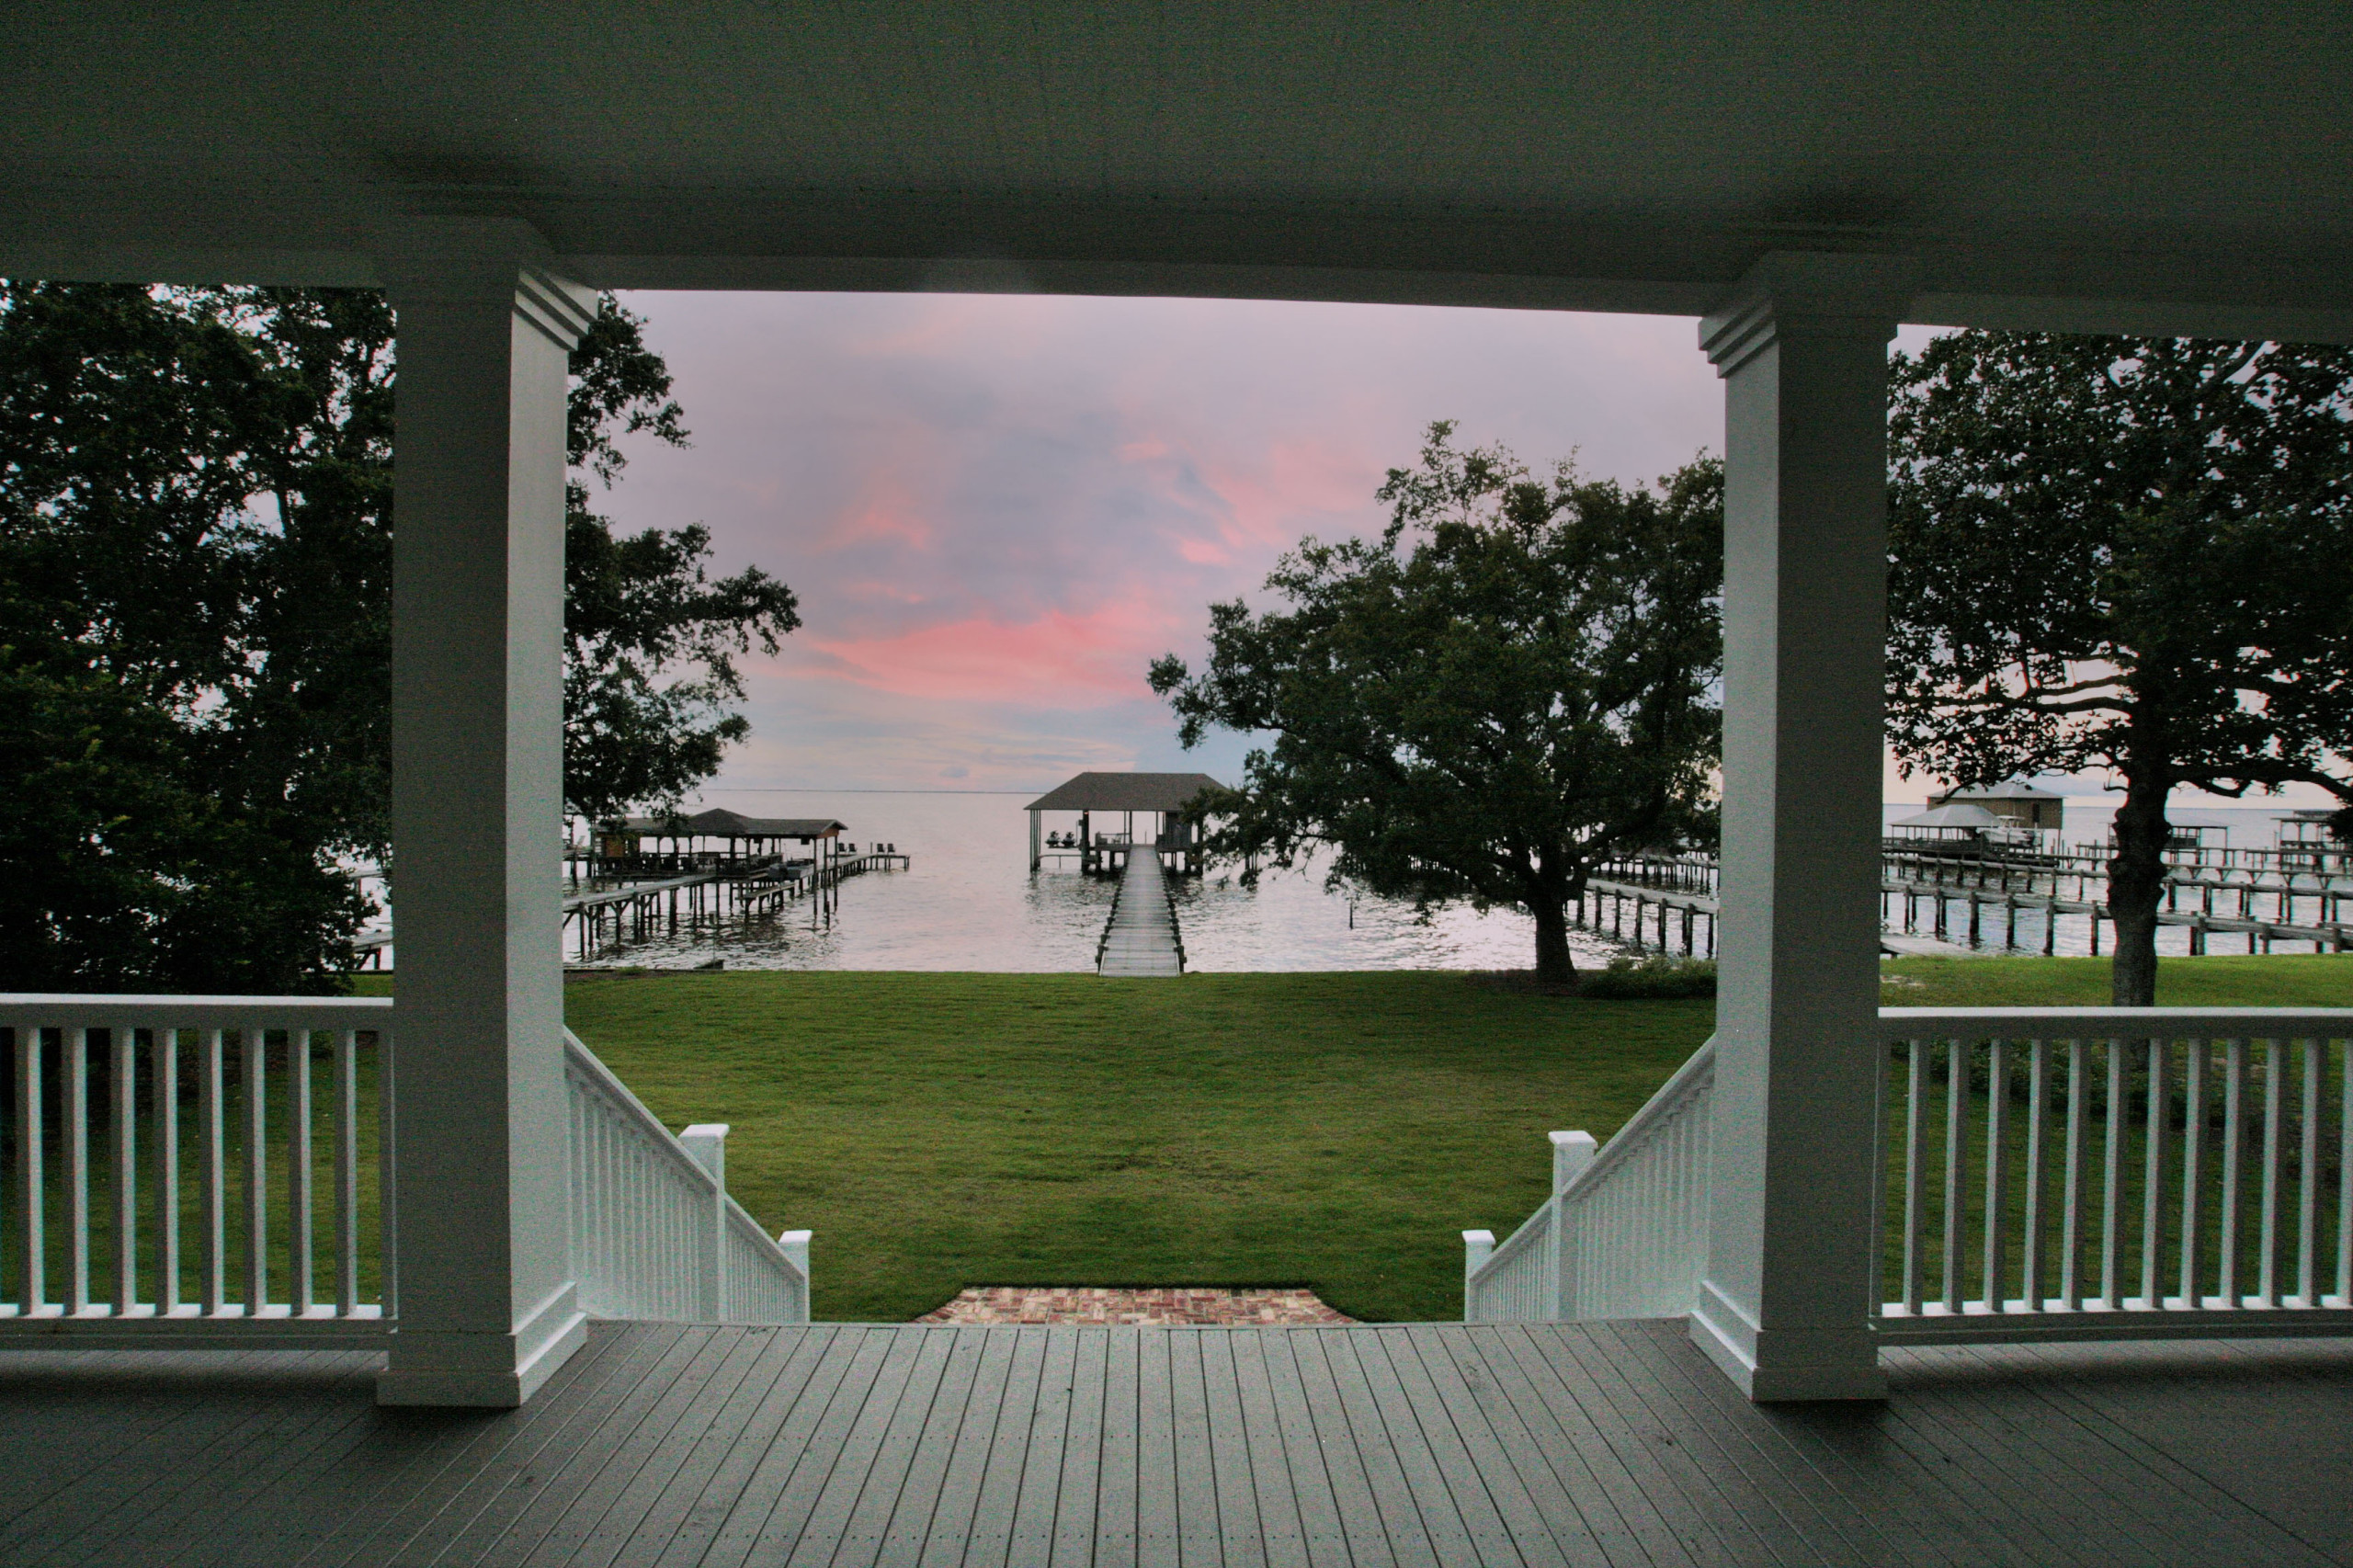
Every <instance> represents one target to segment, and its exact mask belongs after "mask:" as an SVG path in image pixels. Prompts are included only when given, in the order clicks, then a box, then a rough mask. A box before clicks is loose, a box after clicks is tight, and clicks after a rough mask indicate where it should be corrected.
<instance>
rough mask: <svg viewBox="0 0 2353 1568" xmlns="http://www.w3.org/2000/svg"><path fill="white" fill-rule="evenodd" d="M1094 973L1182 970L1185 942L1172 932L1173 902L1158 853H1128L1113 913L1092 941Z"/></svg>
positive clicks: (1141, 973)
mask: <svg viewBox="0 0 2353 1568" xmlns="http://www.w3.org/2000/svg"><path fill="white" fill-rule="evenodd" d="M1095 972H1096V973H1097V974H1099V975H1103V976H1105V977H1106V978H1118V979H1138V978H1144V977H1149V976H1155V975H1177V974H1182V973H1184V972H1185V943H1184V940H1183V938H1182V937H1179V936H1178V935H1177V931H1176V903H1175V901H1173V900H1172V899H1171V898H1170V897H1169V896H1168V881H1167V878H1166V877H1165V875H1164V874H1163V873H1162V871H1161V869H1160V857H1159V856H1157V855H1131V856H1129V857H1128V863H1127V867H1126V869H1124V870H1122V871H1121V872H1120V889H1119V892H1116V893H1115V894H1113V895H1112V898H1111V916H1110V918H1109V919H1108V920H1106V921H1105V922H1104V923H1103V937H1102V939H1101V940H1100V941H1098V942H1097V943H1096V945H1095Z"/></svg>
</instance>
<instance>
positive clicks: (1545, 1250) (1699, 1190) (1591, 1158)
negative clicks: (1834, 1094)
mask: <svg viewBox="0 0 2353 1568" xmlns="http://www.w3.org/2000/svg"><path fill="white" fill-rule="evenodd" d="M1715 1047H1716V1042H1715V1040H1714V1039H1713V1037H1711V1038H1710V1039H1709V1040H1707V1041H1706V1042H1705V1043H1704V1044H1702V1045H1701V1046H1700V1047H1699V1049H1698V1050H1697V1051H1693V1052H1692V1053H1691V1055H1690V1056H1689V1057H1688V1058H1686V1059H1685V1061H1684V1062H1683V1064H1682V1065H1681V1066H1679V1067H1677V1069H1676V1070H1675V1072H1674V1074H1672V1075H1671V1076H1670V1077H1669V1078H1668V1079H1667V1081H1666V1082H1665V1084H1663V1085H1660V1086H1659V1088H1658V1091H1657V1092H1656V1093H1655V1094H1654V1095H1652V1096H1651V1097H1650V1098H1649V1099H1648V1100H1646V1101H1644V1102H1643V1107H1642V1108H1641V1109H1640V1110H1638V1111H1636V1112H1635V1113H1634V1114H1633V1116H1631V1118H1629V1119H1627V1122H1626V1124H1625V1125H1624V1126H1623V1127H1621V1128H1620V1129H1619V1130H1618V1132H1617V1135H1616V1136H1615V1137H1613V1138H1611V1139H1610V1140H1609V1142H1608V1143H1607V1144H1605V1145H1603V1146H1602V1147H1601V1148H1600V1150H1599V1151H1598V1152H1594V1151H1593V1140H1592V1138H1591V1137H1590V1136H1589V1135H1587V1134H1586V1133H1584V1132H1555V1133H1553V1134H1552V1144H1553V1184H1552V1185H1553V1190H1552V1196H1551V1197H1550V1198H1548V1199H1545V1200H1544V1202H1543V1203H1542V1204H1540V1206H1539V1207H1538V1208H1537V1210H1536V1211H1535V1212H1534V1213H1533V1214H1531V1215H1529V1218H1528V1219H1527V1220H1526V1221H1524V1222H1523V1223H1522V1224H1521V1225H1520V1226H1519V1228H1518V1230H1516V1231H1514V1232H1513V1233H1511V1235H1510V1237H1509V1238H1507V1239H1506V1241H1505V1242H1504V1243H1503V1244H1501V1245H1496V1244H1495V1238H1494V1236H1493V1235H1492V1234H1491V1233H1487V1232H1484V1231H1466V1232H1464V1233H1463V1243H1464V1245H1465V1248H1466V1256H1465V1259H1464V1265H1465V1267H1464V1272H1463V1315H1464V1318H1465V1320H1466V1321H1469V1322H1514V1323H1528V1322H1551V1321H1554V1320H1560V1319H1575V1318H1580V1317H1657V1316H1672V1315H1675V1314H1676V1313H1677V1312H1688V1311H1690V1310H1691V1308H1692V1306H1694V1305H1696V1304H1697V1301H1698V1294H1697V1291H1698V1280H1699V1260H1700V1256H1701V1252H1702V1248H1703V1246H1704V1242H1705V1237H1704V1234H1703V1232H1704V1226H1705V1217H1704V1214H1705V1191H1706V1186H1707V1174H1708V1173H1707V1156H1708V1149H1709V1142H1710V1130H1709V1128H1708V1127H1707V1126H1706V1125H1705V1123H1706V1121H1707V1118H1708V1115H1709V1110H1710V1103H1711V1092H1712V1089H1713V1086H1714V1081H1715V1062H1716V1049H1715ZM1621 1189H1624V1190H1622V1191H1621ZM1637 1251H1639V1253H1640V1256H1632V1255H1633V1254H1634V1253H1635V1252H1637ZM1687 1276H1688V1278H1686V1277H1687ZM1687 1287H1688V1289H1687ZM1687 1294H1688V1296H1689V1297H1690V1300H1689V1301H1685V1300H1684V1297H1685V1296H1686V1295H1687Z"/></svg>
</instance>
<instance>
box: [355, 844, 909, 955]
mask: <svg viewBox="0 0 2353 1568" xmlns="http://www.w3.org/2000/svg"><path fill="white" fill-rule="evenodd" d="M914 868H915V857H914V856H912V855H905V854H902V853H900V852H899V851H898V850H896V849H891V850H880V849H877V850H870V851H868V852H866V853H864V854H858V855H835V856H830V857H826V858H820V859H816V860H800V861H785V860H782V859H780V858H778V857H776V856H767V857H762V858H753V859H734V860H722V861H719V862H717V863H715V864H712V865H709V866H706V867H704V868H703V869H700V870H698V871H691V872H688V873H687V874H686V875H684V876H676V877H665V878H661V879H659V880H657V881H644V882H624V883H622V884H621V885H620V886H618V887H609V888H592V889H589V890H588V891H586V892H576V893H573V894H571V895H570V896H568V897H566V898H565V899H564V900H563V934H564V939H565V942H566V944H567V945H568V947H569V949H570V950H571V952H572V953H573V955H574V958H575V959H576V960H580V961H585V960H588V959H589V958H591V957H593V956H594V955H596V954H597V953H599V952H602V951H603V950H605V949H608V948H611V947H615V946H626V945H627V944H629V943H631V942H642V941H647V940H650V939H651V938H654V937H660V936H665V935H672V936H674V935H676V933H677V930H678V927H679V926H680V925H681V924H684V925H685V926H686V927H687V929H688V930H689V931H692V930H694V929H696V928H698V927H699V926H704V925H713V926H715V925H717V924H719V923H721V922H722V921H725V920H730V919H733V920H765V919H772V918H774V917H775V916H777V915H780V914H782V913H783V912H784V911H785V910H786V909H787V908H789V907H790V905H792V904H793V903H797V902H799V901H800V900H801V899H804V898H812V897H819V896H822V895H824V894H827V893H830V892H832V891H833V890H834V889H835V888H837V887H839V886H840V885H841V884H842V883H843V882H844V881H847V880H848V879H849V878H851V877H856V876H862V875H864V874H865V873H866V872H868V871H905V870H912V869H914ZM393 945H394V944H393V934H392V930H391V929H389V928H388V929H384V930H380V931H369V932H367V933H365V934H364V935H362V936H360V937H356V938H354V939H353V941H352V944H351V947H352V951H353V952H354V953H356V954H358V955H360V961H361V964H362V966H363V967H367V968H374V969H381V968H382V967H383V958H384V955H385V954H386V953H387V952H390V951H391V950H392V947H393Z"/></svg>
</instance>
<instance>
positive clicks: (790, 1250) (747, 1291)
mask: <svg viewBox="0 0 2353 1568" xmlns="http://www.w3.org/2000/svg"><path fill="white" fill-rule="evenodd" d="M563 1046H564V1069H565V1078H566V1082H567V1084H568V1085H570V1088H571V1091H572V1092H571V1098H572V1117H571V1120H572V1131H571V1138H572V1144H573V1147H572V1162H571V1165H572V1187H573V1193H572V1237H573V1271H574V1276H575V1277H576V1278H577V1279H578V1281H579V1287H580V1295H581V1302H582V1308H583V1310H584V1311H585V1312H588V1313H589V1315H591V1316H592V1317H632V1318H635V1317H665V1318H672V1319H677V1320H682V1321H688V1322H703V1323H753V1324H792V1323H806V1322H808V1321H809V1271H808V1266H807V1263H806V1261H805V1260H806V1247H807V1233H805V1232H788V1233H786V1235H785V1236H784V1237H770V1236H769V1235H768V1234H767V1232H766V1231H764V1230H763V1229H761V1228H760V1225H759V1223H758V1221H755V1220H754V1219H753V1218H752V1217H751V1215H750V1214H749V1213H748V1212H746V1211H745V1209H744V1207H743V1205H742V1204H740V1203H738V1202H737V1201H736V1200H735V1199H734V1198H733V1196H732V1195H731V1194H729V1192H728V1191H727V1183H726V1176H725V1165H724V1153H723V1147H724V1139H725V1137H726V1132H727V1129H726V1128H725V1127H723V1126H717V1125H713V1126H710V1127H708V1128H689V1129H688V1134H689V1135H690V1136H692V1135H695V1134H701V1135H702V1136H703V1138H704V1140H705V1142H706V1147H705V1149H704V1151H703V1152H701V1153H699V1152H698V1151H697V1149H695V1148H692V1147H689V1146H688V1143H687V1142H684V1141H682V1140H681V1139H680V1138H678V1137H677V1136H676V1135H675V1134H673V1133H672V1132H671V1131H670V1130H669V1128H668V1126H667V1125H666V1124H665V1123H664V1122H663V1120H662V1119H661V1118H660V1117H657V1116H655V1115H654V1112H653V1111H651V1110H650V1109H648V1108H646V1105H645V1102H644V1101H642V1100H641V1099H639V1098H638V1097H637V1096H636V1095H635V1094H634V1093H632V1092H631V1089H630V1087H629V1085H626V1084H624V1083H622V1082H621V1080H620V1078H619V1077H618V1076H616V1075H615V1074H614V1073H613V1071H612V1069H610V1068H608V1067H607V1066H606V1065H605V1064H604V1062H601V1061H599V1060H598V1059H597V1053H596V1052H594V1051H590V1050H589V1049H588V1048H587V1047H586V1046H585V1045H584V1044H582V1043H581V1041H580V1038H579V1037H578V1036H577V1035H575V1034H574V1033H573V1032H572V1031H571V1030H570V1029H568V1028H567V1029H565V1030H564V1031H563ZM600 1113H601V1115H600ZM649 1160H650V1161H652V1162H654V1166H655V1168H654V1169H653V1170H649V1169H647V1168H646V1165H645V1162H647V1161H649ZM796 1236H797V1237H799V1238H800V1240H799V1242H798V1244H797V1246H796V1245H791V1244H788V1243H790V1242H791V1241H792V1238H794V1237H796Z"/></svg>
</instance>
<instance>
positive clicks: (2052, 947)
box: [1572, 852, 2353, 958]
mask: <svg viewBox="0 0 2353 1568" xmlns="http://www.w3.org/2000/svg"><path fill="white" fill-rule="evenodd" d="M2106 864H2107V862H2106V861H2105V860H2104V859H2103V858H2100V857H2097V856H2088V855H2085V856H2040V857H2036V858H2033V859H2031V860H1997V859H1990V858H1950V857H1945V856H1938V855H1927V854H1919V853H1914V852H1901V853H1890V854H1888V855H1886V856H1885V857H1883V858H1882V861H1881V883H1880V917H1881V923H1882V924H1883V925H1884V926H1886V927H1887V928H1888V929H1889V930H1890V931H1891V932H1901V933H1907V934H1908V933H1913V932H1919V933H1921V935H1920V936H1919V937H1908V936H1907V937H1905V940H1907V941H1909V942H1910V943H1911V944H1912V945H1911V946H1910V947H1907V948H1904V949H1901V950H1904V951H1909V952H1921V951H1931V950H1943V949H1951V950H1953V951H1957V952H1958V951H1970V950H1975V949H1984V948H1986V947H1988V946H1998V947H2001V948H2006V949H2013V950H2018V949H2019V941H2018V916H2019V915H2020V913H2021V912H2025V913H2027V914H2028V915H2038V916H2040V926H2041V944H2040V945H2041V950H2042V952H2043V953H2044V954H2045V955H2050V954H2052V953H2055V952H2056V951H2057V937H2058V917H2059V916H2061V915H2082V916H2084V917H2086V919H2087V920H2088V921H2089V923H2090V932H2091V950H2092V952H2093V954H2094V955H2095V956H2097V954H2098V953H2099V951H2100V948H2101V927H2102V926H2104V925H2105V926H2113V925H2114V918H2113V916H2111V915H2109V910H2108V905H2107V903H2105V902H2103V901H2102V900H2101V898H2100V897H2099V896H2098V895H2097V893H2096V892H2094V891H2093V888H2092V884H2093V883H2095V882H2097V883H2100V884H2101V886H2102V891H2104V890H2105V883H2106ZM1606 869H1607V870H1608V872H1609V873H1610V874H1609V875H1607V876H1600V877H1594V878H1591V879H1588V880H1587V881H1586V891H1585V892H1584V894H1583V896H1582V897H1580V899H1579V900H1578V903H1577V906H1576V909H1575V912H1574V915H1573V916H1572V917H1573V918H1574V920H1575V922H1576V923H1577V924H1578V925H1579V926H1584V927H1585V928H1586V929H1587V930H1592V931H1597V932H1602V933H1605V934H1607V935H1608V937H1610V938H1611V939H1612V940H1613V941H1619V942H1623V943H1625V944H1626V945H1627V946H1629V947H1632V948H1637V949H1655V950H1657V951H1659V952H1663V953H1677V952H1679V953H1682V954H1684V955H1686V956H1688V957H1694V958H1712V957H1714V956H1715V950H1716V919H1717V915H1718V908H1719V906H1718V903H1717V901H1716V896H1715V892H1716V866H1715V863H1714V862H1713V861H1712V860H1708V859H1705V858H1699V857H1694V856H1683V857H1677V858H1671V859H1669V858H1655V859H1637V860H1624V861H1617V862H1612V863H1611V864H1609V865H1608V867H1607V868H1606ZM2070 883H2072V884H2073V888H2072V892H2073V893H2074V896H2072V897H2070V896H2068V894H2069V892H2070V891H2071V890H2070V885H2069V884H2070ZM2348 901H2353V875H2347V874H2344V873H2327V874H2319V873H2310V874H2299V873H2286V872H2279V871H2276V870H2275V871H2267V870H2265V869H2261V868H2257V869H2252V870H2250V869H2230V868H2218V867H2212V866H2205V865H2196V864H2192V865H2185V866H2179V867H2176V868H2172V869H2169V870H2168V872H2167V875H2166V880H2165V906H2164V907H2163V908H2161V909H2160V910H2158V912H2157V924H2159V925H2160V926H2174V927H2177V928H2182V929H2187V930H2188V933H2189V950H2190V951H2191V952H2192V953H2203V952H2207V951H2209V950H2210V942H2211V937H2212V936H2213V935H2214V933H2216V932H2221V933H2223V934H2225V935H2227V936H2232V937H2245V939H2246V950H2247V951H2248V952H2250V953H2254V952H2266V953H2268V952H2270V951H2272V950H2273V945H2274V944H2275V943H2278V942H2310V943H2311V944H2313V950H2314V951H2316V952H2320V951H2331V950H2333V951H2336V952H2347V951H2353V922H2348V921H2347V919H2346V915H2347V914H2348V913H2353V911H2348V908H2347V904H2348ZM2267 902H2268V903H2270V904H2271V906H2272V907H2271V910H2270V912H2269V913H2270V915H2271V918H2268V919H2267V918H2265V917H2264V915H2265V912H2264V910H2263V907H2262V906H2263V904H2264V903H2267ZM2185 903H2188V905H2190V907H2188V908H2187V909H2185V908H2183V907H2182V906H2183V905H2184V904H2185ZM2306 905H2309V906H2310V908H2311V911H2312V914H2313V915H2317V916H2318V918H2312V917H2310V916H2307V917H2305V918H2301V919H2300V918H2298V916H2299V915H2302V914H2303V912H2304V907H2305V906H2306ZM2234 906H2235V908H2234ZM1997 933H1998V936H1997V935H1996V934H1997ZM1892 939H1893V938H1892ZM1923 943H1932V944H1934V945H1935V946H1934V947H1924V946H1922V945H1921V944H1923ZM1889 950H1891V951H1893V950H1898V949H1895V948H1893V947H1891V948H1890V949H1889Z"/></svg>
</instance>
